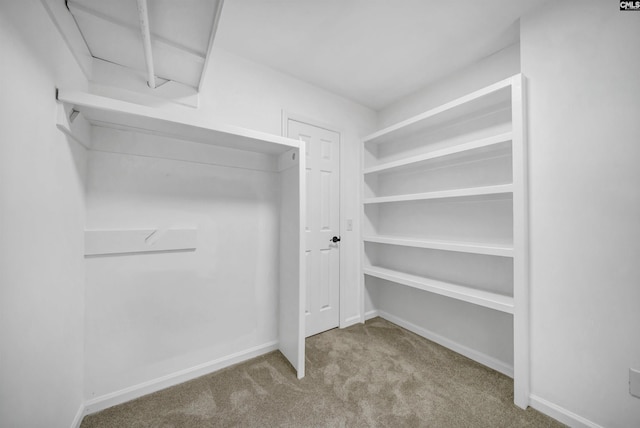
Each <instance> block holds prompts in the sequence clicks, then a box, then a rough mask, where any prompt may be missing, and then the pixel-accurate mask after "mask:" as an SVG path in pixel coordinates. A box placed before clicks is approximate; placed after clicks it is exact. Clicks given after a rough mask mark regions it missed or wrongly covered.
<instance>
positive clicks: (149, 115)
mask: <svg viewBox="0 0 640 428" xmlns="http://www.w3.org/2000/svg"><path fill="white" fill-rule="evenodd" d="M57 97H58V100H59V102H60V103H59V105H58V118H57V126H58V128H59V129H60V130H62V131H63V132H64V133H66V134H67V135H69V136H70V137H71V138H73V139H75V140H76V141H78V142H80V143H81V144H82V145H84V146H85V147H87V148H88V149H90V150H89V161H88V171H87V177H88V178H87V184H86V186H87V189H86V194H87V200H86V210H87V214H86V215H87V217H86V231H85V268H86V272H85V274H86V299H85V300H86V308H85V312H86V317H87V318H86V324H85V333H86V338H87V339H86V346H85V354H86V359H87V367H86V373H85V376H86V384H87V395H88V396H89V397H88V398H89V401H88V402H87V409H88V411H91V410H96V409H98V408H104V407H105V406H106V405H108V404H109V403H110V401H109V397H111V395H113V396H114V397H115V396H118V400H119V401H118V402H121V401H122V399H123V396H124V397H125V398H126V397H127V391H129V389H131V385H137V386H136V387H135V388H133V389H132V390H135V389H136V388H137V390H138V392H136V394H138V395H139V394H140V392H139V390H140V389H142V390H144V385H146V384H145V383H144V382H145V381H146V379H148V378H157V377H159V375H160V374H162V373H167V372H169V373H173V372H178V373H180V370H184V367H192V366H194V365H196V364H197V362H198V361H203V360H204V361H208V360H213V361H214V363H215V364H219V366H220V367H223V366H225V365H228V364H229V362H233V361H235V360H233V358H236V359H238V361H239V360H240V359H239V358H245V359H246V357H247V356H246V355H245V354H242V355H240V354H238V352H240V351H244V350H246V349H247V348H249V349H250V350H251V349H254V348H255V347H256V346H257V345H256V343H257V344H258V345H262V344H263V343H264V342H268V343H269V344H270V345H269V346H271V347H272V348H273V349H279V350H280V351H281V352H282V353H283V354H284V355H285V357H286V358H287V359H288V360H289V361H290V363H291V364H292V366H293V367H294V368H295V370H296V371H297V375H298V377H299V378H301V377H303V376H304V362H305V357H304V331H305V327H304V302H305V278H306V276H305V273H304V263H303V259H302V257H303V254H304V248H305V245H304V233H302V231H303V229H302V228H303V227H304V225H303V224H302V223H301V220H300V219H301V218H304V209H305V194H304V189H305V175H304V172H305V159H304V156H302V157H301V156H300V154H301V153H304V142H302V141H296V140H293V139H289V138H284V137H280V136H275V135H271V134H266V133H262V132H257V131H253V130H248V129H243V128H238V127H234V126H228V125H212V123H211V121H200V120H198V119H194V118H193V117H191V116H186V115H185V116H181V115H180V114H179V113H175V112H167V111H163V110H160V109H156V108H151V107H145V106H141V105H136V104H131V103H128V102H123V101H119V100H115V99H110V98H106V97H101V96H97V95H93V94H89V93H84V92H68V91H64V90H60V91H59V92H58V95H57ZM211 284H213V286H212V285H211ZM252 347H254V348H252ZM238 350H240V351H238ZM267 350H268V349H267ZM254 351H255V352H256V354H259V353H264V351H265V350H264V349H262V348H260V349H257V348H256V349H254ZM252 352H253V351H252ZM230 354H231V357H228V356H229V355H230ZM236 354H238V355H236ZM234 355H235V357H234ZM216 358H222V360H216ZM229 358H231V360H229ZM215 364H214V366H207V367H201V368H200V369H201V370H202V371H203V373H205V372H208V371H211V370H214V369H215V367H218V366H215ZM141 367H144V369H142V368H141ZM197 367H199V366H196V368H197ZM190 375H191V376H193V373H191V374H190ZM180 379H181V378H180V377H177V378H176V379H175V381H174V382H176V383H177V382H179V381H180ZM140 385H142V386H140ZM127 388H129V389H127ZM114 391H118V392H117V393H116V394H114ZM123 391H124V393H123ZM110 394H111V395H110ZM105 397H106V398H105ZM93 398H99V400H100V402H99V403H98V402H96V403H92V401H91V399H93ZM105 403H106V404H105ZM92 405H93V406H94V407H92ZM95 406H97V407H95Z"/></svg>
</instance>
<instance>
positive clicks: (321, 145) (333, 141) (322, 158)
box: [287, 119, 340, 336]
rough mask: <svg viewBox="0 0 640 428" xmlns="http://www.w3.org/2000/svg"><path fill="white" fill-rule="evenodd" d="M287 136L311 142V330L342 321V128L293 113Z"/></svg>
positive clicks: (308, 255) (308, 317) (308, 231)
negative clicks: (318, 123) (339, 130)
mask: <svg viewBox="0 0 640 428" xmlns="http://www.w3.org/2000/svg"><path fill="white" fill-rule="evenodd" d="M287 136H288V137H290V138H294V139H301V140H304V141H305V142H306V153H307V158H306V169H307V217H306V225H305V231H306V235H307V236H306V238H307V250H306V260H307V266H306V268H307V303H306V335H307V336H311V335H314V334H317V333H320V332H323V331H325V330H329V329H331V328H334V327H337V326H338V325H339V323H340V306H339V304H340V243H339V242H337V243H333V242H331V239H332V238H333V237H334V236H340V157H339V156H340V134H338V133H337V132H334V131H330V130H327V129H324V128H320V127H317V126H313V125H309V124H307V123H303V122H300V121H296V120H292V119H289V120H288V122H287Z"/></svg>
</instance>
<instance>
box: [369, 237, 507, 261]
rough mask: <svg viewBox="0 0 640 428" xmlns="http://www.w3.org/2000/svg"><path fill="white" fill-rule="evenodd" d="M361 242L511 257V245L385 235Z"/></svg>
mask: <svg viewBox="0 0 640 428" xmlns="http://www.w3.org/2000/svg"><path fill="white" fill-rule="evenodd" d="M362 240H363V241H364V242H372V243H376V244H388V245H398V246H404V247H415V248H428V249H432V250H443V251H457V252H460V253H472V254H485V255H489V256H501V257H513V245H506V244H492V243H479V242H457V241H442V240H437V239H418V238H405V237H397V236H385V235H366V236H364V237H363V238H362Z"/></svg>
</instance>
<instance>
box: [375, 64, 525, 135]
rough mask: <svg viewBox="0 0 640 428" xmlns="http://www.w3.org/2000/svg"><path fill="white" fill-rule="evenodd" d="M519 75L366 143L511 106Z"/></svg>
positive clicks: (419, 116)
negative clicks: (513, 87)
mask: <svg viewBox="0 0 640 428" xmlns="http://www.w3.org/2000/svg"><path fill="white" fill-rule="evenodd" d="M518 77H519V75H516V76H513V77H510V78H508V79H505V80H502V81H500V82H498V83H495V84H493V85H490V86H487V87H485V88H482V89H480V90H477V91H475V92H472V93H470V94H468V95H466V96H463V97H460V98H458V99H455V100H453V101H451V102H448V103H445V104H443V105H441V106H438V107H436V108H433V109H431V110H428V111H426V112H424V113H422V114H419V115H417V116H414V117H412V118H409V119H407V120H404V121H402V122H399V123H396V124H395V125H391V126H389V127H387V128H384V129H382V130H380V131H378V132H375V133H373V134H371V135H369V136H367V137H365V138H364V142H365V143H375V144H379V143H385V142H388V141H391V140H393V139H397V138H402V137H404V136H406V135H411V134H412V133H415V132H418V131H420V130H422V129H427V128H429V127H431V126H437V125H438V124H441V123H444V122H447V121H451V120H454V119H456V118H462V117H464V116H466V115H469V114H472V113H473V112H478V111H482V110H486V109H490V108H492V107H496V106H501V105H504V106H505V107H510V100H511V85H512V84H513V81H514V80H517V78H518Z"/></svg>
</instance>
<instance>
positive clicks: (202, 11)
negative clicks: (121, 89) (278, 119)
mask: <svg viewBox="0 0 640 428" xmlns="http://www.w3.org/2000/svg"><path fill="white" fill-rule="evenodd" d="M218 3H219V0H180V1H176V0H150V1H148V14H149V26H150V29H151V46H152V52H153V63H154V67H155V73H154V74H155V75H156V76H157V77H158V78H160V79H164V80H173V81H176V82H179V83H183V84H186V85H189V86H192V87H194V88H198V87H199V84H200V80H201V75H202V73H203V70H204V65H205V59H206V56H207V54H208V52H209V42H210V39H211V36H212V31H214V30H215V21H216V12H217V7H218ZM67 6H68V8H69V11H70V12H71V14H72V15H73V17H74V18H75V20H76V23H77V24H78V28H79V29H80V32H81V33H82V35H83V37H84V39H85V41H86V43H87V47H88V48H89V51H90V52H91V54H92V56H93V57H95V58H99V59H102V60H105V61H109V62H113V63H115V64H119V65H122V66H125V67H128V68H132V69H134V70H138V71H145V70H146V65H145V57H144V49H143V45H142V35H141V32H140V21H139V18H138V8H137V3H136V0H68V1H67Z"/></svg>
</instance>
